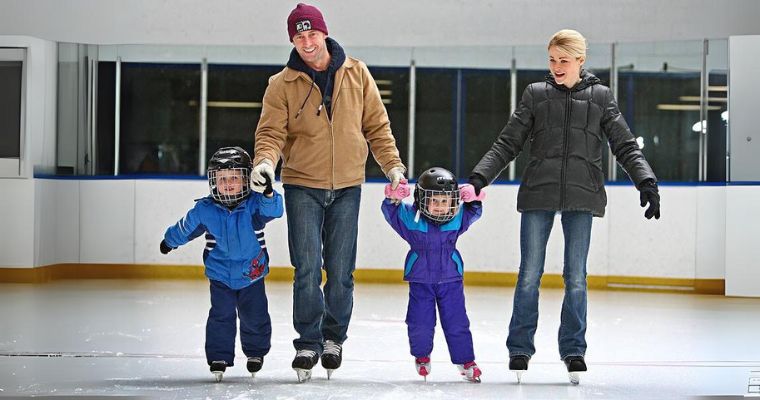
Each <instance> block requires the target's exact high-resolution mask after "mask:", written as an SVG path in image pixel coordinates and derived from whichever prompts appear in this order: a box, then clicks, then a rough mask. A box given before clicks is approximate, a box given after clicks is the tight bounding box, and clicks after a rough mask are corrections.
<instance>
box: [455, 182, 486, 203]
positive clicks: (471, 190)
mask: <svg viewBox="0 0 760 400" xmlns="http://www.w3.org/2000/svg"><path fill="white" fill-rule="evenodd" d="M459 197H460V198H461V199H462V201H463V202H465V203H469V202H471V201H483V200H484V199H485V198H486V192H484V191H482V190H481V191H480V194H479V195H476V194H475V187H474V186H472V185H470V184H469V183H465V184H464V185H461V186H459Z"/></svg>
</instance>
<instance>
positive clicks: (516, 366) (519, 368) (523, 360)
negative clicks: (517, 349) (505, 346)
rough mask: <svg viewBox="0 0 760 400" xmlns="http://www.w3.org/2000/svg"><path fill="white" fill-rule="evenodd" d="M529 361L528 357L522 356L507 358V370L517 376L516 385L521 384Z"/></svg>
mask: <svg viewBox="0 0 760 400" xmlns="http://www.w3.org/2000/svg"><path fill="white" fill-rule="evenodd" d="M529 360H530V357H528V356H523V355H519V356H513V357H509V370H510V371H514V373H515V375H517V383H521V382H522V374H523V373H524V372H525V371H527V370H528V361H529Z"/></svg>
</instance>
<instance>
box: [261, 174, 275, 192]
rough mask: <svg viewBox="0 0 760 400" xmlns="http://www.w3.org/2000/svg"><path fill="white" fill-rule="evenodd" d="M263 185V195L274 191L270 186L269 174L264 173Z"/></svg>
mask: <svg viewBox="0 0 760 400" xmlns="http://www.w3.org/2000/svg"><path fill="white" fill-rule="evenodd" d="M264 186H266V189H264V193H263V194H264V196H267V197H268V196H270V195H271V194H272V193H274V188H272V180H271V179H269V175H266V174H264Z"/></svg>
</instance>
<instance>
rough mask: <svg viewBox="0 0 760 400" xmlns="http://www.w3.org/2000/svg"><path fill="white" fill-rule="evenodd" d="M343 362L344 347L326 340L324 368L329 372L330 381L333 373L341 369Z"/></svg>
mask: <svg viewBox="0 0 760 400" xmlns="http://www.w3.org/2000/svg"><path fill="white" fill-rule="evenodd" d="M341 361H343V347H342V346H341V345H340V344H338V343H336V342H334V341H332V340H325V346H324V351H323V352H322V368H324V369H325V370H327V379H328V380H329V379H330V376H332V373H333V371H335V370H336V369H338V368H340V363H341Z"/></svg>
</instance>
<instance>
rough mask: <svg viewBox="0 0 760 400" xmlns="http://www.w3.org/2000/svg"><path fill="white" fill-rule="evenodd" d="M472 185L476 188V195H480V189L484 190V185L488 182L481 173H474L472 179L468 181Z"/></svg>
mask: <svg viewBox="0 0 760 400" xmlns="http://www.w3.org/2000/svg"><path fill="white" fill-rule="evenodd" d="M467 183H469V184H470V185H472V187H473V188H475V196H480V191H481V190H483V188H484V187H486V186H488V182H486V178H484V177H483V176H482V175H480V174H472V175H470V179H469V180H468V181H467Z"/></svg>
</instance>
